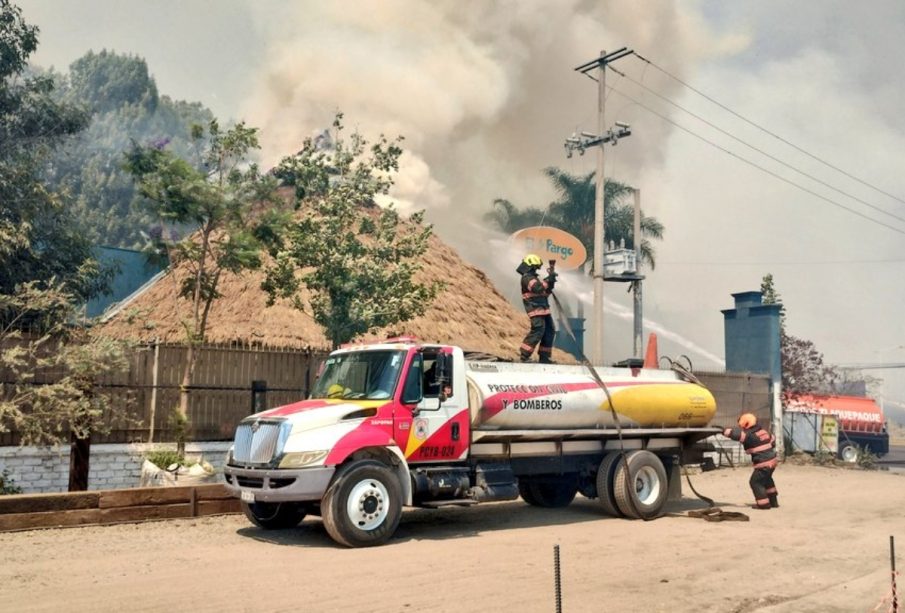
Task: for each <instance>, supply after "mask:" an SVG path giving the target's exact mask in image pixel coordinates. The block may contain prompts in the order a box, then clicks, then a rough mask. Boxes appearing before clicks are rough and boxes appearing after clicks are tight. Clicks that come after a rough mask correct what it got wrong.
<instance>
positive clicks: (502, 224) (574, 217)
mask: <svg viewBox="0 0 905 613" xmlns="http://www.w3.org/2000/svg"><path fill="white" fill-rule="evenodd" d="M544 174H545V175H547V177H548V178H549V179H550V181H551V182H552V183H553V186H554V187H555V188H556V192H557V194H558V199H557V200H555V201H553V202H551V203H550V204H549V205H548V206H547V210H546V211H542V210H540V209H536V208H528V209H525V210H520V209H517V208H516V207H515V206H514V205H513V204H512V203H511V202H510V201H508V200H505V199H502V198H497V199H496V200H494V201H493V205H492V206H493V210H492V211H491V212H489V213H487V214H486V215H484V219H486V220H488V221H490V222H491V223H493V224H495V225H496V226H497V227H498V228H499V229H500V230H502V231H503V232H507V233H511V232H515V231H516V230H520V229H522V228H527V227H529V226H534V225H539V224H541V223H546V224H548V225H551V226H554V227H556V228H559V229H561V230H565V231H566V232H568V233H570V234H572V235H573V236H576V237H578V239H579V240H581V242H582V244H584V246H585V248H586V249H587V250H588V258H589V259H590V260H592V261H593V258H594V199H595V189H596V185H595V181H594V173H593V172H592V173H590V174H587V175H584V176H577V175H571V174H569V173H567V172H565V171H563V170H560V169H559V168H553V167H550V168H547V169H545V170H544ZM633 191H634V190H633V189H632V188H631V187H629V186H628V185H626V184H625V183H620V182H618V181H611V180H606V182H605V183H604V188H603V194H604V233H605V235H606V240H607V242H610V241H612V242H614V243H615V244H617V245H618V244H619V243H620V242H621V241H625V246H626V248H628V249H632V248H634V244H635V243H634V237H633V234H634V215H635V208H634V204H633V203H631V202H627V200H628V198H629V196H631V194H632V192H633ZM662 239H663V224H662V223H660V222H659V221H657V219H656V218H655V217H647V216H645V215H644V214H643V213H642V214H641V259H642V261H644V262H645V263H646V264H647V265H648V266H650V268H651V269H653V268H655V267H656V263H657V262H656V259H655V251H654V248H653V245H652V244H651V241H652V240H662Z"/></svg>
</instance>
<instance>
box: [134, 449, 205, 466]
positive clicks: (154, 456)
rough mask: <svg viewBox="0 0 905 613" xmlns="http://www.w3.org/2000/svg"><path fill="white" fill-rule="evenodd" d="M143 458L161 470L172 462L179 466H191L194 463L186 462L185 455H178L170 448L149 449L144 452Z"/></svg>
mask: <svg viewBox="0 0 905 613" xmlns="http://www.w3.org/2000/svg"><path fill="white" fill-rule="evenodd" d="M145 459H146V460H147V461H148V462H150V463H151V464H153V465H154V466H156V467H157V468H161V469H163V470H166V469H167V468H168V467H170V466H172V465H173V464H179V465H180V466H191V465H193V464H195V463H196V462H186V459H185V457H183V456H181V455H179V453H177V452H176V451H175V450H172V449H155V450H153V451H149V452H148V453H146V454H145Z"/></svg>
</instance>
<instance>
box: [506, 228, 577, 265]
mask: <svg viewBox="0 0 905 613" xmlns="http://www.w3.org/2000/svg"><path fill="white" fill-rule="evenodd" d="M510 239H511V240H512V241H513V242H514V243H515V244H516V245H518V247H519V248H520V249H521V250H522V251H523V252H524V253H525V254H528V253H534V254H537V255H539V256H540V258H541V259H542V260H544V262H546V261H547V260H556V267H557V268H558V269H560V270H575V269H576V268H579V267H580V266H581V265H582V264H584V263H585V260H587V259H588V252H587V250H586V249H585V248H584V245H582V244H581V241H580V240H578V239H577V238H575V237H574V236H572V235H571V234H569V233H568V232H566V231H564V230H560V229H559V228H551V227H550V226H532V227H530V228H522V229H521V230H519V231H518V232H515V233H514V234H513V235H512V236H511V237H510Z"/></svg>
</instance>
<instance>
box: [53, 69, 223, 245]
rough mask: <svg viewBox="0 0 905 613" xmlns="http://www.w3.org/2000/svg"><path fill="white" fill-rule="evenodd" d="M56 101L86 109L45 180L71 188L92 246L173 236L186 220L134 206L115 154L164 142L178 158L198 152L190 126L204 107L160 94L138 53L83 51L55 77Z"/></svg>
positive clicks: (205, 114)
mask: <svg viewBox="0 0 905 613" xmlns="http://www.w3.org/2000/svg"><path fill="white" fill-rule="evenodd" d="M54 78H55V80H56V81H57V82H58V83H59V84H60V88H59V92H60V93H59V97H60V98H61V99H62V100H65V101H67V102H70V103H73V104H79V105H82V106H84V107H86V108H87V109H88V110H89V111H90V112H91V114H92V115H91V121H90V125H89V126H88V127H87V129H86V130H84V131H83V132H81V133H80V134H78V135H77V136H75V137H73V138H71V139H69V141H68V142H67V145H66V147H65V148H63V149H62V150H60V151H58V152H57V153H56V154H55V155H54V157H53V164H52V166H51V168H50V169H49V171H48V172H47V173H46V175H45V176H46V178H47V180H48V181H49V183H50V184H51V185H52V186H54V187H55V188H57V189H65V190H66V191H67V192H69V193H70V194H72V198H73V200H74V203H75V204H74V213H75V215H76V217H77V218H78V219H80V220H81V221H82V222H83V223H84V225H85V226H86V228H87V229H88V232H89V236H90V237H91V238H92V239H93V240H94V241H95V242H96V243H99V244H105V245H112V246H117V247H127V248H143V247H146V246H148V243H150V242H153V241H156V240H159V239H160V237H161V236H163V235H164V234H166V235H169V237H173V236H175V235H178V234H179V233H183V234H184V233H186V232H190V231H192V230H194V227H193V226H185V227H183V226H173V225H171V224H164V223H162V222H161V219H159V218H157V217H155V216H154V215H153V214H152V212H151V211H150V210H148V209H147V208H146V207H143V206H141V202H140V200H141V199H140V197H139V195H138V194H137V192H136V188H135V184H134V182H133V181H132V177H131V176H130V174H129V173H128V172H127V171H126V170H125V169H123V168H122V157H123V153H124V152H126V151H128V150H129V149H130V148H131V147H132V145H133V143H139V144H142V145H147V146H157V147H164V146H166V148H167V150H168V151H169V152H171V153H174V154H176V155H177V156H178V157H180V158H186V159H194V161H195V162H196V165H197V163H198V162H199V161H198V160H197V159H196V158H197V156H198V155H199V152H198V150H197V144H198V142H199V139H198V138H195V137H193V136H192V133H191V130H192V126H193V125H195V124H203V125H207V124H208V123H210V121H211V120H212V119H213V115H212V114H211V112H210V111H209V110H208V109H206V108H204V107H203V106H201V105H200V104H198V103H187V102H182V101H174V100H171V99H170V98H169V97H167V96H160V95H159V94H158V91H157V85H156V83H155V82H154V79H153V78H152V77H151V76H150V74H149V72H148V66H147V64H146V62H145V60H143V59H141V58H139V57H133V56H127V55H118V54H116V53H112V52H108V51H101V52H100V53H93V52H88V53H87V54H86V55H84V56H83V57H81V58H80V59H78V60H76V61H75V62H73V64H72V65H71V66H70V71H69V75H68V79H67V78H66V76H63V75H55V77H54Z"/></svg>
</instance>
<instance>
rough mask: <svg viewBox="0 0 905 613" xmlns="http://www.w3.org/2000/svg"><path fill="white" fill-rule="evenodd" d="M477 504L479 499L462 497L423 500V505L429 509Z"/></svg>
mask: <svg viewBox="0 0 905 613" xmlns="http://www.w3.org/2000/svg"><path fill="white" fill-rule="evenodd" d="M476 504H478V501H477V500H471V499H470V498H462V499H460V500H430V501H428V502H422V503H421V506H422V507H426V508H428V509H439V508H440V507H470V506H472V505H476Z"/></svg>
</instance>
